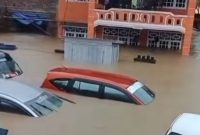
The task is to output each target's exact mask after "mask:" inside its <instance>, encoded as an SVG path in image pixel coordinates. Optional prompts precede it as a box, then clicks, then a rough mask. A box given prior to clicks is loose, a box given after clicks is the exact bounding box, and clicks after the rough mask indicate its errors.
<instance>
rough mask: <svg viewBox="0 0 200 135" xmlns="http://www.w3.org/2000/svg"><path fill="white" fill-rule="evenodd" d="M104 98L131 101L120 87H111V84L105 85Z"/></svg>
mask: <svg viewBox="0 0 200 135" xmlns="http://www.w3.org/2000/svg"><path fill="white" fill-rule="evenodd" d="M104 98H106V99H113V100H119V101H124V102H131V99H130V98H129V96H128V95H127V94H126V93H124V92H122V91H121V90H119V89H116V88H113V87H109V86H105V89H104Z"/></svg>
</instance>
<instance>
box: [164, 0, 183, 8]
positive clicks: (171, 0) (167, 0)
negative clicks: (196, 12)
mask: <svg viewBox="0 0 200 135" xmlns="http://www.w3.org/2000/svg"><path fill="white" fill-rule="evenodd" d="M163 6H164V7H177V8H186V7H187V0H164V2H163Z"/></svg>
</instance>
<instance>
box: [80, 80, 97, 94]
mask: <svg viewBox="0 0 200 135" xmlns="http://www.w3.org/2000/svg"><path fill="white" fill-rule="evenodd" d="M80 90H88V91H92V92H98V91H99V85H97V84H92V83H86V82H81V84H80Z"/></svg>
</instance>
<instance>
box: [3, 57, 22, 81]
mask: <svg viewBox="0 0 200 135" xmlns="http://www.w3.org/2000/svg"><path fill="white" fill-rule="evenodd" d="M22 73H23V72H22V70H21V68H20V67H19V65H18V64H17V63H16V62H15V61H14V60H11V61H7V60H6V59H5V58H1V59H0V78H5V79H7V78H13V77H15V76H19V75H21V74H22Z"/></svg>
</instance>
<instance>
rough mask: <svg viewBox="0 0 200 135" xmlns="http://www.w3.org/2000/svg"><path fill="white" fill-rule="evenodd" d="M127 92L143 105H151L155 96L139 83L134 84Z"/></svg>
mask: <svg viewBox="0 0 200 135" xmlns="http://www.w3.org/2000/svg"><path fill="white" fill-rule="evenodd" d="M127 90H128V91H129V92H131V93H132V94H134V95H135V96H136V97H137V98H139V99H140V100H141V101H142V102H143V103H144V104H149V103H151V102H152V101H153V100H154V98H155V94H154V93H153V92H152V91H151V90H150V89H149V88H148V87H146V86H145V85H143V84H142V83H140V82H135V83H134V84H132V85H131V86H129V87H128V89H127Z"/></svg>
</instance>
